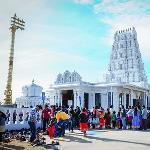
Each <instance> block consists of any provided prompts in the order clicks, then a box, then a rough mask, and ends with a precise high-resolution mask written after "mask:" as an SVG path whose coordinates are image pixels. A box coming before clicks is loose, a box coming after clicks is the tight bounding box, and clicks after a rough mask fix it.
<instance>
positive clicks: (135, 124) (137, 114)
mask: <svg viewBox="0 0 150 150" xmlns="http://www.w3.org/2000/svg"><path fill="white" fill-rule="evenodd" d="M132 128H133V129H135V130H137V129H139V128H140V112H139V111H138V109H137V107H135V108H134V111H133V119H132Z"/></svg>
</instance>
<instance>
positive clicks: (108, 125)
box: [105, 108, 111, 129]
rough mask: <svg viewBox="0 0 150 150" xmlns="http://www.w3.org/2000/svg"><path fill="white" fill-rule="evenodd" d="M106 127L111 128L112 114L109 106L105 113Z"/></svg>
mask: <svg viewBox="0 0 150 150" xmlns="http://www.w3.org/2000/svg"><path fill="white" fill-rule="evenodd" d="M105 128H106V129H111V114H110V111H109V108H107V112H106V113H105Z"/></svg>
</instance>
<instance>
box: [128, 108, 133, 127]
mask: <svg viewBox="0 0 150 150" xmlns="http://www.w3.org/2000/svg"><path fill="white" fill-rule="evenodd" d="M132 114H133V108H131V106H129V109H128V112H127V124H128V128H129V129H132V119H133V115H132Z"/></svg>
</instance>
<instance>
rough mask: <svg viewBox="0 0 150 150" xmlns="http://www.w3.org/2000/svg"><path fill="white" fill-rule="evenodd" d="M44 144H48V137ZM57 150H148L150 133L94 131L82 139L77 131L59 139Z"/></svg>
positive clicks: (149, 147)
mask: <svg viewBox="0 0 150 150" xmlns="http://www.w3.org/2000/svg"><path fill="white" fill-rule="evenodd" d="M46 139H47V140H46V142H47V143H50V140H49V138H48V137H46ZM59 141H60V146H55V147H52V149H58V150H84V149H86V150H99V149H102V150H109V149H110V150H150V131H147V132H144V131H129V130H124V131H122V130H121V131H120V130H95V131H88V134H87V137H83V135H82V133H81V132H80V131H78V130H76V131H75V133H66V136H65V137H64V138H60V139H59Z"/></svg>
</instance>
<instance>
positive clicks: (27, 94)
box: [16, 80, 43, 108]
mask: <svg viewBox="0 0 150 150" xmlns="http://www.w3.org/2000/svg"><path fill="white" fill-rule="evenodd" d="M42 90H43V88H42V87H41V86H39V85H36V84H35V83H34V80H33V81H32V84H31V85H26V86H24V87H22V93H23V96H21V97H19V98H16V104H17V107H18V108H21V107H29V108H30V107H35V106H36V105H42V104H43V101H42Z"/></svg>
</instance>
